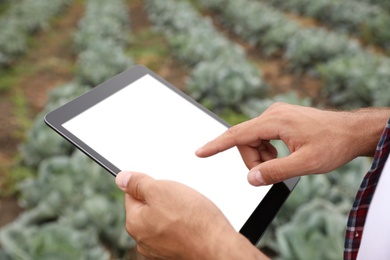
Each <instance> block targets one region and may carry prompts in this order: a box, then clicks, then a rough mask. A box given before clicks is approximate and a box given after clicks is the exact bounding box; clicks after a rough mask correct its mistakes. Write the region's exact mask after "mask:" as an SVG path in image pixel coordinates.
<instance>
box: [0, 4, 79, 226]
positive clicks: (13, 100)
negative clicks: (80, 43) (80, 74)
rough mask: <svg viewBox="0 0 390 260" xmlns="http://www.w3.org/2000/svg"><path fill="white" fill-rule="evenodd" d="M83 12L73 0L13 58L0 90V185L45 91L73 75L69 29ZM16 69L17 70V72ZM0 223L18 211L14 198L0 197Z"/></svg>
mask: <svg viewBox="0 0 390 260" xmlns="http://www.w3.org/2000/svg"><path fill="white" fill-rule="evenodd" d="M82 16H83V5H82V4H81V3H80V1H75V2H74V4H73V5H72V6H70V7H69V9H67V10H66V12H65V13H64V14H63V15H61V16H60V17H58V18H56V19H54V21H53V23H52V27H51V28H50V29H48V30H47V31H42V32H40V33H38V34H37V35H36V36H34V37H33V40H32V46H30V48H29V50H28V52H27V54H26V56H24V57H23V58H21V59H20V60H19V61H16V62H15V64H14V67H15V68H17V69H16V71H17V72H15V78H16V80H13V81H12V83H13V85H11V86H7V89H8V90H7V91H5V92H2V93H0V111H1V113H0V189H1V190H4V189H6V188H7V187H4V185H5V184H4V176H6V174H7V173H9V171H10V169H11V167H12V166H13V164H15V160H16V159H17V154H18V146H19V144H20V143H21V142H22V141H23V139H24V135H25V132H26V131H27V129H28V127H29V125H30V123H31V122H32V121H33V120H34V118H35V116H36V115H37V113H39V112H40V111H41V110H42V109H43V107H44V105H45V103H46V100H47V95H48V92H49V91H50V90H51V89H52V88H54V87H56V86H57V85H58V84H61V83H65V82H67V81H69V80H70V79H72V77H73V71H72V69H73V64H74V62H75V54H74V53H73V50H72V45H73V33H74V32H75V30H76V29H77V22H78V20H79V19H80V18H81V17H82ZM19 71H20V74H18V72H19ZM0 203H1V208H0V209H1V211H2V212H7V214H0V226H2V225H4V224H5V223H7V222H8V221H10V220H11V219H12V217H15V215H17V214H18V213H19V212H20V209H19V207H18V206H17V205H16V203H15V199H13V198H8V199H4V198H3V199H1V202H0Z"/></svg>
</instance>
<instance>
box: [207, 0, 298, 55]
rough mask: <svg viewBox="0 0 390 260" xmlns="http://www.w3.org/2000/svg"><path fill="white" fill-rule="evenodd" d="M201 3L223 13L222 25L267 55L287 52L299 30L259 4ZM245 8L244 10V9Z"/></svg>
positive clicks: (243, 1)
mask: <svg viewBox="0 0 390 260" xmlns="http://www.w3.org/2000/svg"><path fill="white" fill-rule="evenodd" d="M200 2H201V3H202V5H203V6H204V7H206V8H208V9H211V10H213V11H215V12H218V13H221V14H222V17H221V19H222V21H223V23H224V24H225V25H226V26H228V27H229V28H230V29H232V30H233V31H234V32H235V33H236V34H238V35H240V36H241V37H243V38H244V39H245V40H246V41H248V42H249V43H250V44H252V45H257V44H261V45H262V47H264V48H265V50H264V52H265V53H266V54H273V53H276V52H278V51H279V50H281V49H285V47H286V43H287V40H288V39H289V38H290V37H291V36H292V35H293V34H294V33H295V32H296V31H297V30H298V29H299V26H298V24H297V23H295V22H293V21H291V20H290V19H288V18H287V17H286V16H285V15H283V14H282V13H280V12H279V11H277V10H275V9H274V8H272V7H270V6H268V5H266V4H263V3H260V2H255V1H248V0H237V1H221V0H210V1H208V0H201V1H200ZM243 6H245V8H242V7H243ZM238 10H239V11H238ZM259 14H261V15H259Z"/></svg>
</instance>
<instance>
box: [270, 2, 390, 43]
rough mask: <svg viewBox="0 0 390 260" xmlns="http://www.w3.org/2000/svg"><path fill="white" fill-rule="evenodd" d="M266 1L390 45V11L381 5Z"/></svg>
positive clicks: (366, 39) (374, 41)
mask: <svg viewBox="0 0 390 260" xmlns="http://www.w3.org/2000/svg"><path fill="white" fill-rule="evenodd" d="M263 1H264V0H263ZM264 2H265V1H264ZM266 2H267V3H270V4H271V5H273V6H276V7H278V8H281V9H283V10H286V11H290V12H294V13H297V14H299V15H302V16H308V17H313V18H315V19H316V20H318V21H320V22H321V23H324V24H326V25H328V26H330V27H331V28H332V30H336V31H339V32H347V33H351V34H354V35H357V36H359V37H361V38H362V39H364V40H365V41H366V42H367V43H373V44H378V45H379V46H381V47H385V48H387V49H388V48H389V47H390V45H389V40H390V33H389V32H388V30H386V29H385V28H386V26H387V25H388V24H389V22H390V14H389V13H388V12H387V11H386V10H384V9H383V8H381V7H380V6H379V5H375V4H372V3H365V2H363V1H355V0H344V1H338V0H317V1H309V0H290V1H282V0H272V1H266ZM367 2H369V1H367ZM372 2H375V1H372Z"/></svg>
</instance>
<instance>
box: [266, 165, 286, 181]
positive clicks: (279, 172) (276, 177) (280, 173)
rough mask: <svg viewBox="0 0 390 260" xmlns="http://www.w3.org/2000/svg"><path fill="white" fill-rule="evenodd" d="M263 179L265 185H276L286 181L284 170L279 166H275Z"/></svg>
mask: <svg viewBox="0 0 390 260" xmlns="http://www.w3.org/2000/svg"><path fill="white" fill-rule="evenodd" d="M267 177H268V178H267ZM267 177H266V178H265V179H266V180H265V181H266V183H269V184H271V183H278V182H281V181H283V180H285V179H286V174H285V171H284V168H283V166H282V165H281V164H276V165H274V167H272V168H271V169H269V172H268V175H267Z"/></svg>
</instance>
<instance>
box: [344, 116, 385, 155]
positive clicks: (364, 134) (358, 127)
mask: <svg viewBox="0 0 390 260" xmlns="http://www.w3.org/2000/svg"><path fill="white" fill-rule="evenodd" d="M347 113H348V114H349V115H348V116H349V117H350V119H349V120H347V121H349V122H350V123H349V131H350V133H351V135H350V143H351V144H352V145H353V148H354V151H355V153H356V154H355V157H358V156H374V154H375V149H376V146H377V144H378V142H379V139H380V137H381V134H382V132H383V130H384V129H385V127H386V124H387V121H388V120H389V118H390V109H387V108H364V109H359V110H356V111H352V112H347Z"/></svg>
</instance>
